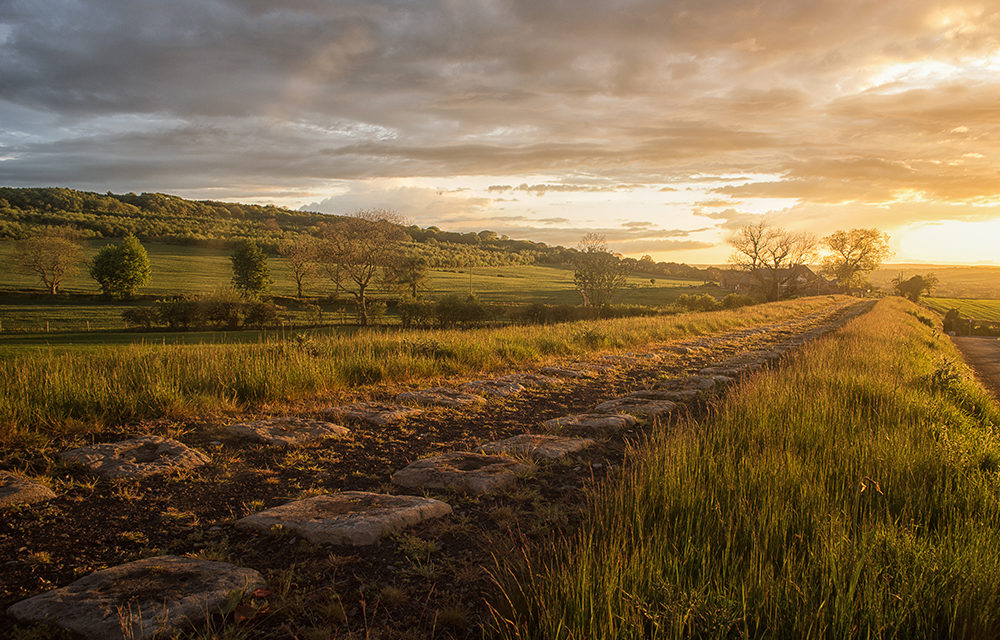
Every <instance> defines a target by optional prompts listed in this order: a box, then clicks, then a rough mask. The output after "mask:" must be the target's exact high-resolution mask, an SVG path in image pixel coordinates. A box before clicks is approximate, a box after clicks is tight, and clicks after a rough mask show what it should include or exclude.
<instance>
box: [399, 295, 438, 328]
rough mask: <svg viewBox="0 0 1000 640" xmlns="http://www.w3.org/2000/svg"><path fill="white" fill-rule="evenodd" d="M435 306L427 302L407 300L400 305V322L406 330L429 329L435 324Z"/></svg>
mask: <svg viewBox="0 0 1000 640" xmlns="http://www.w3.org/2000/svg"><path fill="white" fill-rule="evenodd" d="M435 306H436V305H435V304H434V303H433V302H428V301H426V300H413V299H405V300H402V301H400V303H399V307H398V308H399V321H400V322H401V323H402V325H403V328H404V329H411V328H419V329H428V328H430V327H431V325H432V324H434V310H435Z"/></svg>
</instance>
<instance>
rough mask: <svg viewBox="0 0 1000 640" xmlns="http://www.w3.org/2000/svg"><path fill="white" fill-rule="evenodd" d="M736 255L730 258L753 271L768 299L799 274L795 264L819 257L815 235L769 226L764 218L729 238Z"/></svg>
mask: <svg viewBox="0 0 1000 640" xmlns="http://www.w3.org/2000/svg"><path fill="white" fill-rule="evenodd" d="M729 244H731V245H732V246H733V249H734V251H733V254H732V255H731V256H730V258H729V261H730V262H731V263H732V264H734V265H735V266H736V267H737V268H740V269H743V270H744V271H747V272H748V273H750V274H751V275H752V276H753V277H754V278H755V279H756V280H757V282H758V284H759V285H760V287H761V290H762V291H763V292H764V295H765V296H766V297H767V299H769V300H778V299H780V298H781V297H782V295H784V294H785V293H786V292H787V291H788V289H789V285H790V284H791V283H792V281H793V280H794V278H795V277H796V273H795V269H794V267H797V266H800V265H805V264H807V263H808V262H809V261H810V260H812V259H814V258H815V256H816V245H817V242H816V238H815V236H812V235H810V234H807V233H796V232H793V231H788V230H786V229H782V228H780V227H774V226H771V225H769V224H768V223H767V222H766V221H764V220H761V221H760V222H758V223H756V224H750V225H747V226H745V227H743V228H742V229H740V230H739V231H738V232H737V233H736V235H735V236H734V237H732V238H730V240H729Z"/></svg>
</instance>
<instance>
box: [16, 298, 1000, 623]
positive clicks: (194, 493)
mask: <svg viewBox="0 0 1000 640" xmlns="http://www.w3.org/2000/svg"><path fill="white" fill-rule="evenodd" d="M859 308H861V307H860V306H859V305H858V304H854V305H847V306H845V305H841V304H831V305H830V307H829V308H828V309H826V310H825V311H823V312H820V313H816V314H813V315H812V316H810V317H806V318H801V319H799V320H797V321H789V322H785V323H779V324H776V325H764V327H763V328H762V329H761V330H760V331H747V330H738V331H733V332H729V333H725V334H716V335H715V336H713V338H714V339H713V340H711V341H709V342H708V343H707V346H705V347H704V348H698V349H694V350H691V351H689V352H681V353H672V354H670V355H669V356H666V357H664V358H662V359H647V360H643V359H639V360H637V361H636V362H635V363H633V364H629V365H625V366H621V367H618V368H615V369H612V370H610V371H607V372H605V373H602V374H601V376H600V377H599V378H596V379H590V380H571V381H566V382H565V383H564V384H561V385H560V386H558V387H555V388H549V389H529V390H527V391H525V392H524V393H522V394H520V395H518V396H515V397H513V398H508V399H503V400H491V401H490V402H489V403H487V404H486V405H485V406H483V407H480V408H463V409H434V410H427V411H426V412H425V413H424V414H423V415H422V416H419V417H418V418H414V419H411V420H408V421H407V422H404V423H402V424H400V425H393V426H387V427H375V426H367V425H361V424H353V425H351V430H352V434H351V436H350V437H349V438H347V439H344V440H327V441H323V442H319V443H316V444H312V445H309V446H305V447H302V448H298V449H291V450H285V449H280V448H275V447H270V446H267V445H264V444H254V443H249V442H247V441H243V440H238V439H236V438H235V437H232V436H230V435H228V434H227V433H226V432H225V427H226V426H227V424H228V423H216V422H212V421H208V420H197V421H189V422H187V423H183V424H178V423H175V422H173V423H167V421H152V422H149V423H142V424H132V425H126V426H122V427H119V428H118V429H108V430H105V431H102V432H101V433H99V434H98V436H97V440H98V441H105V442H107V441H114V440H120V439H122V438H123V437H132V436H135V435H139V434H146V433H151V434H158V435H170V436H172V437H175V438H177V439H179V440H181V441H182V442H184V443H185V444H187V445H189V446H192V447H195V448H197V449H199V450H201V451H204V452H206V453H207V454H208V455H209V456H210V457H211V459H212V461H211V463H209V464H208V465H206V466H204V467H201V468H199V469H195V470H193V471H187V472H179V473H175V474H172V475H166V476H159V477H152V478H147V479H142V480H107V479H95V478H94V477H92V476H90V475H88V474H87V473H86V472H84V471H83V470H81V469H78V468H73V467H69V466H63V465H60V464H59V463H57V462H53V456H52V454H53V453H54V452H43V453H37V452H24V451H21V452H12V453H8V454H5V459H4V460H3V463H2V464H0V467H4V468H10V469H16V470H18V471H22V472H25V473H27V474H28V475H31V476H44V475H49V476H52V477H53V478H54V483H53V484H54V487H55V488H56V493H57V494H59V495H58V497H57V498H55V499H53V500H51V501H49V502H47V503H43V504H38V505H32V506H26V507H21V508H16V509H13V510H10V511H6V512H5V513H4V514H3V517H2V518H0V637H4V638H6V637H9V636H10V635H11V633H12V631H13V628H14V624H15V623H14V621H13V620H12V619H10V618H9V617H7V616H6V614H5V613H4V611H5V610H6V607H7V606H9V605H10V604H12V603H14V602H17V601H19V600H21V599H23V598H26V597H28V596H31V595H34V594H38V593H41V592H43V591H47V590H49V589H52V588H55V587H60V586H63V585H66V584H68V583H69V582H71V581H73V580H74V579H76V578H79V577H81V576H83V575H86V574H88V573H90V572H92V571H94V570H97V569H101V568H105V567H108V566H113V565H117V564H121V563H124V562H127V561H130V560H134V559H137V558H140V557H149V556H153V555H158V554H163V553H170V554H177V555H198V556H200V557H203V558H205V559H211V560H222V561H226V562H232V563H234V564H237V565H239V566H243V567H249V568H253V569H256V570H258V571H260V572H261V573H262V574H264V576H265V578H266V579H267V581H268V588H269V590H270V591H272V592H273V593H272V594H271V595H268V596H266V597H264V598H255V599H253V600H252V601H250V602H247V603H245V604H244V605H242V606H241V607H240V609H238V610H237V613H236V615H235V616H233V617H231V618H230V619H231V620H235V621H236V622H237V623H238V624H240V625H242V626H244V627H245V629H246V631H247V632H248V636H249V637H254V638H257V637H260V638H302V639H313V638H316V639H319V638H339V637H358V636H360V637H378V638H381V639H382V640H389V639H392V638H437V637H446V638H450V637H454V638H477V637H481V636H482V629H483V626H484V625H487V624H488V623H489V621H490V612H489V607H488V606H487V602H498V601H499V597H498V594H497V589H496V586H495V585H494V583H493V581H492V579H491V577H490V575H489V573H488V571H489V569H491V568H492V567H493V565H494V563H493V560H492V557H493V555H494V554H496V555H501V554H505V553H511V552H514V553H516V552H517V550H518V549H519V548H520V547H521V546H522V544H523V543H524V542H532V543H537V544H543V543H544V542H545V541H546V540H549V539H551V537H552V536H554V535H563V534H565V533H566V532H570V531H572V530H573V529H574V528H575V526H576V525H577V523H579V522H580V520H581V518H582V517H583V516H584V513H583V510H584V509H585V505H586V492H587V490H588V487H590V486H592V485H593V483H595V482H598V481H600V480H602V479H604V478H605V477H607V476H608V475H609V474H610V475H611V477H612V478H613V477H614V475H615V474H616V469H618V468H619V467H620V465H621V464H622V462H623V458H624V455H625V452H626V448H627V444H628V442H630V441H635V440H636V439H637V438H639V437H640V436H641V432H642V427H641V426H640V427H637V428H634V429H630V430H627V431H625V432H623V433H621V434H616V435H610V436H603V437H602V436H599V435H597V436H592V437H595V438H596V439H597V440H598V442H597V444H596V445H595V446H593V447H591V448H589V449H586V450H584V451H583V452H581V453H579V454H576V455H573V456H570V457H569V458H568V459H563V460H558V461H554V462H549V463H542V464H539V465H538V467H537V470H536V471H534V472H533V473H532V474H531V475H530V476H529V477H526V478H522V479H520V480H519V481H518V482H517V483H516V484H515V485H514V486H513V487H512V488H509V489H506V490H504V491H500V492H497V493H494V494H488V495H482V496H468V495H458V494H453V493H448V492H432V493H431V497H436V498H440V499H442V500H445V501H446V502H448V503H449V504H450V505H451V506H452V507H453V509H454V513H453V515H451V516H449V517H445V518H441V519H438V520H433V521H429V522H425V523H422V524H420V525H417V526H414V527H412V528H410V529H408V530H407V531H406V532H405V533H403V534H402V535H397V536H393V537H389V538H386V539H383V540H381V541H380V542H378V543H377V544H375V545H372V546H370V547H362V548H351V547H336V546H316V545H312V544H309V543H307V542H304V541H302V540H300V539H298V538H296V537H294V536H290V535H288V534H280V533H279V534H275V535H262V534H260V533H252V532H247V531H241V530H237V529H235V528H234V527H233V526H232V524H233V522H234V521H235V520H237V519H239V518H242V517H244V516H246V515H248V514H250V513H255V512H258V511H260V510H262V509H263V508H269V507H273V506H277V505H280V504H284V503H286V502H288V501H290V500H294V499H298V498H302V497H306V496H309V495H316V494H319V493H324V492H331V491H377V492H389V493H399V492H400V490H399V489H398V488H396V487H394V486H393V485H391V484H390V483H389V476H390V475H391V474H392V473H394V472H395V471H398V470H399V469H401V468H403V467H404V466H406V465H407V464H408V463H410V462H412V461H413V460H415V459H417V458H421V457H426V456H429V455H433V454H438V453H443V452H447V451H455V450H465V451H470V450H474V449H475V447H476V446H478V445H480V444H482V443H485V442H488V441H491V440H498V439H501V438H507V437H510V436H513V435H517V434H521V433H525V432H530V431H534V432H538V431H539V428H538V425H539V423H540V422H542V421H544V420H547V419H550V418H558V417H562V416H565V415H567V414H570V413H579V412H582V411H586V410H587V409H589V408H591V407H593V406H594V405H595V404H596V403H598V402H602V401H605V400H608V399H611V398H615V397H617V396H621V395H624V394H626V393H629V392H631V391H636V390H639V389H645V388H651V387H653V386H654V385H655V383H656V382H657V381H659V380H662V379H664V378H671V377H678V376H684V375H690V374H692V373H694V372H697V371H698V370H699V369H700V368H702V367H705V366H707V365H711V364H714V363H718V362H721V361H723V360H725V359H727V358H731V357H733V356H736V355H738V354H740V353H744V352H747V351H753V350H758V349H767V348H768V346H769V345H773V344H776V343H778V342H780V341H782V340H787V339H789V338H791V337H793V336H795V335H798V334H801V333H803V332H805V331H807V330H809V329H813V328H816V327H822V326H829V325H831V324H832V323H835V322H836V321H838V319H840V318H842V317H844V316H845V314H847V313H848V312H850V311H857V310H858V309H859ZM864 308H867V307H864ZM686 342H687V343H697V342H699V341H698V340H695V339H692V340H688V341H686ZM702 342H703V341H702ZM994 342H995V341H994ZM680 344H685V343H684V342H682V343H680ZM657 346H658V347H661V348H662V347H663V345H657ZM650 348H651V349H652V348H653V346H651V347H650ZM681 351H683V350H681ZM633 353H634V352H633ZM661 353H662V352H661ZM998 354H1000V350H998ZM635 355H641V354H635ZM595 360H596V359H595ZM996 362H1000V356H998V358H997V360H996ZM455 383H456V385H455V386H457V383H458V381H455ZM709 407H710V404H705V403H694V404H689V405H685V406H684V409H683V411H681V412H680V413H683V412H692V413H694V414H695V415H697V414H699V413H701V412H703V411H705V410H707V409H708V408H709ZM672 419H676V417H675V418H672ZM230 422H233V421H230ZM352 633H353V634H358V636H352V635H349V634H352ZM35 637H42V636H35ZM52 637H58V636H52ZM199 637H205V636H199Z"/></svg>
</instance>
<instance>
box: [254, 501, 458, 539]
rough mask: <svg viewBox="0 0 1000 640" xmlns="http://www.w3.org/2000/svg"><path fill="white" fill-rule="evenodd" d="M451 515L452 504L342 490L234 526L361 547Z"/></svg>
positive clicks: (292, 504) (256, 514)
mask: <svg viewBox="0 0 1000 640" xmlns="http://www.w3.org/2000/svg"><path fill="white" fill-rule="evenodd" d="M449 513H451V506H449V505H448V504H447V503H444V502H441V501H440V500H433V499H431V498H421V497H416V496H393V495H388V494H378V493H368V492H365V491H341V492H339V493H334V494H330V495H322V496H315V497H312V498H306V499H305V500H297V501H295V502H289V503H288V504H283V505H281V506H279V507H274V508H273V509H268V510H266V511H261V512H260V513H255V514H253V515H250V516H247V517H245V518H243V519H241V520H239V521H237V523H236V526H237V527H238V528H241V529H255V530H258V531H268V530H270V529H271V527H273V526H275V525H281V526H282V527H284V528H285V529H288V530H290V531H294V532H295V533H297V534H298V535H300V536H302V537H303V538H305V539H306V540H308V541H310V542H312V543H314V544H344V545H355V546H360V545H369V544H374V543H375V542H377V541H378V540H379V538H381V537H383V536H385V535H387V534H390V533H394V532H396V531H400V530H402V529H404V528H406V527H409V526H411V525H414V524H417V523H418V522H423V521H424V520H430V519H431V518H439V517H441V516H445V515H448V514H449Z"/></svg>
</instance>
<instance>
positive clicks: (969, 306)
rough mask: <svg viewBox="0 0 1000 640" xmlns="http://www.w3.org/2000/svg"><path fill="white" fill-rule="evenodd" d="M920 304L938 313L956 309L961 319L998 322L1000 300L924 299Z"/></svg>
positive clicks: (999, 320)
mask: <svg viewBox="0 0 1000 640" xmlns="http://www.w3.org/2000/svg"><path fill="white" fill-rule="evenodd" d="M922 302H923V303H924V304H925V305H927V306H928V307H930V308H931V309H933V310H935V311H937V312H939V313H942V314H944V313H947V312H948V311H949V310H951V309H958V312H959V313H961V314H962V317H963V318H970V319H972V320H985V321H987V322H1000V300H970V299H967V298H924V299H923V300H922Z"/></svg>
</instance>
